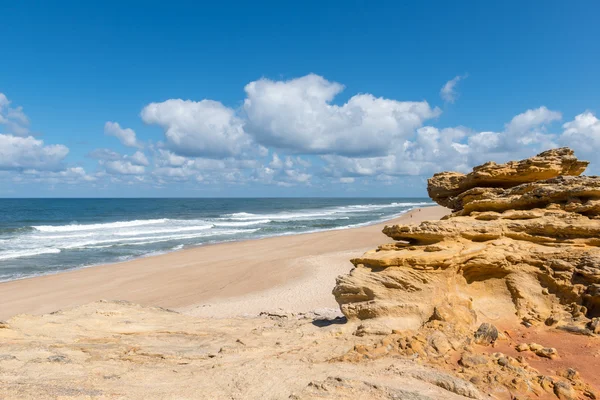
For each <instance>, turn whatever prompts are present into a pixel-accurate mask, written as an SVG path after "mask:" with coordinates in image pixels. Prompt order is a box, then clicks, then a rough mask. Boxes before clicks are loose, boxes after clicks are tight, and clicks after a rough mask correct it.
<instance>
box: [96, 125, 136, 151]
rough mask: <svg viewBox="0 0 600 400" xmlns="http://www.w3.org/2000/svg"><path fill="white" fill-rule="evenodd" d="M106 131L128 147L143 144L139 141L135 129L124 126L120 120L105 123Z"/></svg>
mask: <svg viewBox="0 0 600 400" xmlns="http://www.w3.org/2000/svg"><path fill="white" fill-rule="evenodd" d="M104 133H105V134H106V135H110V136H114V137H116V138H117V139H119V140H120V141H121V143H123V145H124V146H127V147H137V148H141V147H142V145H141V144H140V143H139V142H138V140H137V137H136V135H135V131H134V130H133V129H130V128H122V127H121V125H119V123H118V122H111V121H108V122H107V123H106V124H104Z"/></svg>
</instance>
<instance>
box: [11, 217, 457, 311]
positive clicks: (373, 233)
mask: <svg viewBox="0 0 600 400" xmlns="http://www.w3.org/2000/svg"><path fill="white" fill-rule="evenodd" d="M448 212H449V210H447V209H445V208H443V207H425V208H420V209H415V210H412V211H410V212H408V213H406V214H404V215H402V216H400V217H399V218H396V219H394V220H391V221H386V222H385V223H380V224H376V225H370V226H365V227H359V228H350V229H343V230H333V231H326V232H317V233H308V234H299V235H290V236H280V237H273V238H266V239H259V240H248V241H242V242H232V243H222V244H215V245H208V246H201V247H195V248H190V249H184V250H180V251H176V252H172V253H168V254H163V255H158V256H152V257H145V258H140V259H136V260H132V261H128V262H123V263H118V264H110V265H102V266H95V267H90V268H83V269H78V270H73V271H67V272H62V273H58V274H53V275H46V276H40V277H34V278H28V279H22V280H17V281H11V282H3V283H0V298H1V299H2V303H1V307H0V320H1V319H7V318H9V317H11V316H14V315H17V314H22V313H28V314H41V313H48V312H52V311H56V310H59V309H65V308H69V307H74V306H78V305H83V304H86V303H90V302H93V301H96V300H100V299H104V300H127V301H131V302H134V303H139V304H142V305H152V306H160V307H165V308H170V309H175V310H177V311H180V312H184V313H186V314H191V315H195V316H202V317H232V316H243V315H256V314H257V313H259V312H261V311H271V310H278V309H283V310H285V311H287V312H308V311H313V310H315V309H322V308H326V309H327V308H332V309H337V303H336V302H335V300H334V298H333V296H332V295H331V290H332V288H333V287H334V285H335V278H336V277H337V276H338V275H340V274H343V273H346V272H348V271H349V270H350V269H351V268H352V264H351V263H350V262H349V260H350V259H351V258H353V257H356V256H359V255H361V254H362V253H364V252H365V251H367V250H370V249H373V248H375V247H376V246H378V245H380V244H382V243H384V242H386V239H387V240H389V241H391V239H389V238H386V237H385V236H384V235H383V233H381V230H382V229H383V227H384V226H385V225H390V224H408V223H418V222H421V221H424V220H433V219H439V218H441V217H442V216H444V215H445V214H447V213H448Z"/></svg>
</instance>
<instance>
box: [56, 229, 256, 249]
mask: <svg viewBox="0 0 600 400" xmlns="http://www.w3.org/2000/svg"><path fill="white" fill-rule="evenodd" d="M257 230H258V229H229V230H220V231H219V230H214V231H209V232H200V233H195V234H187V235H186V234H179V235H162V236H136V237H128V238H119V239H102V240H89V241H87V242H79V243H72V244H68V245H65V246H61V248H63V249H77V248H95V249H99V248H106V247H112V246H124V245H127V246H137V245H142V244H150V243H159V242H170V241H172V240H186V239H196V238H199V237H211V236H226V235H235V234H238V233H252V232H256V231H257ZM109 243H111V244H110V245H108V244H109ZM102 245H108V246H102Z"/></svg>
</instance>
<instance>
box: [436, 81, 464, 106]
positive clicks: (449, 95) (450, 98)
mask: <svg viewBox="0 0 600 400" xmlns="http://www.w3.org/2000/svg"><path fill="white" fill-rule="evenodd" d="M467 76H468V75H467V74H465V75H458V76H455V77H454V78H452V79H450V80H449V81H448V82H446V83H445V84H444V86H442V89H441V90H440V96H441V98H442V100H444V101H445V102H448V103H454V102H455V101H456V99H457V98H458V93H457V91H456V86H457V85H458V82H460V81H461V80H463V79H466V78H467Z"/></svg>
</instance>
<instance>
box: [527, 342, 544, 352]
mask: <svg viewBox="0 0 600 400" xmlns="http://www.w3.org/2000/svg"><path fill="white" fill-rule="evenodd" d="M543 348H544V346H542V345H541V344H537V343H529V350H531V351H533V352H534V353H535V352H536V351H540V350H542V349H543Z"/></svg>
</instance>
